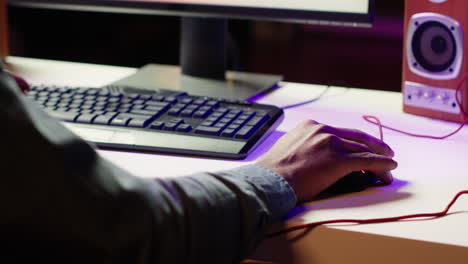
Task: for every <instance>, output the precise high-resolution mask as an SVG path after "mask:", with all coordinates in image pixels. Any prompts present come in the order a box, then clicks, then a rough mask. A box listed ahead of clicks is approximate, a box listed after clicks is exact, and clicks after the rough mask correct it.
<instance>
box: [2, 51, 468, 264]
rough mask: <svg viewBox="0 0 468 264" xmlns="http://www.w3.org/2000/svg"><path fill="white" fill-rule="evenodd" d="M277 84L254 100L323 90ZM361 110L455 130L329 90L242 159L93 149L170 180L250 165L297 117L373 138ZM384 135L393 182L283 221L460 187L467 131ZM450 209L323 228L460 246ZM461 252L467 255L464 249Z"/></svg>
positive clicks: (82, 78) (394, 101) (387, 210)
mask: <svg viewBox="0 0 468 264" xmlns="http://www.w3.org/2000/svg"><path fill="white" fill-rule="evenodd" d="M8 62H9V67H10V68H11V69H12V70H13V71H15V72H17V73H18V74H20V75H21V76H23V77H24V78H25V79H26V80H27V81H29V82H31V83H51V84H66V85H91V86H101V85H105V84H107V83H110V82H113V81H115V80H118V79H120V78H123V77H125V76H127V75H129V74H132V73H134V72H135V69H134V68H126V67H115V66H104V65H94V64H81V63H69V62H58V61H46V60H37V59H27V58H20V57H9V58H8ZM281 86H282V87H281V88H279V89H277V90H275V91H274V92H272V93H271V94H268V95H267V96H265V97H263V98H261V99H260V100H259V102H261V103H269V104H276V105H278V106H282V105H288V104H292V103H296V102H301V101H304V100H305V99H308V98H313V97H315V96H316V95H318V94H320V93H321V92H322V91H323V89H324V87H323V86H319V85H308V84H298V83H282V84H281ZM363 114H371V115H375V116H378V117H379V118H380V119H381V121H382V122H383V123H384V124H387V125H390V126H393V127H397V128H401V129H404V130H407V131H412V132H418V133H426V134H432V135H444V134H447V133H449V132H451V131H453V130H454V129H456V128H457V127H458V125H457V124H455V123H450V122H444V121H438V120H431V119H428V118H424V117H419V116H414V115H410V114H406V113H403V111H402V96H401V93H397V92H385V91H373V90H363V89H349V88H342V87H332V88H331V89H330V90H329V91H328V92H327V93H326V95H325V96H324V97H323V98H322V99H321V100H319V101H317V102H314V103H311V104H308V105H304V106H301V107H298V108H293V109H289V110H286V111H285V120H284V121H283V123H282V124H281V125H280V126H279V127H278V129H277V131H276V132H275V133H273V134H272V135H271V136H270V137H269V138H268V139H267V140H266V141H265V142H264V143H263V144H262V145H260V146H259V147H258V148H257V149H256V150H255V152H254V153H253V154H252V155H251V156H249V158H247V160H244V161H227V160H215V159H204V158H192V157H179V156H167V155H157V154H141V153H131V152H119V151H104V150H100V151H99V153H100V154H101V155H102V156H103V157H105V158H107V159H109V160H111V161H113V162H115V163H116V164H117V165H119V166H121V167H123V168H124V169H127V170H128V171H130V172H132V173H134V174H135V175H137V176H140V177H155V176H158V177H177V176H183V175H187V174H190V173H194V172H197V171H206V170H220V169H228V168H232V167H235V166H238V165H242V164H246V163H249V162H253V161H255V159H256V158H258V157H259V156H260V155H261V154H262V153H264V152H265V151H266V150H268V148H269V147H270V146H271V145H272V144H273V143H274V142H275V141H276V140H277V139H278V137H279V136H281V135H282V134H284V133H285V132H286V131H288V130H290V129H291V128H293V127H294V126H295V125H296V124H297V123H299V122H300V121H302V120H304V119H315V120H317V121H319V122H323V123H326V124H329V125H334V126H340V127H351V128H358V129H361V130H363V131H366V132H368V133H370V134H373V135H375V136H378V129H377V127H375V126H374V125H372V124H369V123H367V122H365V121H364V120H363V119H362V115H363ZM384 136H385V141H386V142H387V143H388V144H389V145H390V146H391V147H392V148H393V149H394V150H395V153H396V157H395V159H396V160H397V161H398V162H399V167H398V168H397V169H396V170H395V171H394V178H395V181H394V183H393V184H392V185H390V186H386V187H378V188H372V189H368V190H365V191H363V192H360V193H355V194H347V195H340V196H336V197H333V198H329V199H324V200H317V201H313V202H311V203H308V204H306V205H304V206H302V207H299V208H297V210H295V212H296V213H295V215H294V217H292V218H291V219H290V222H310V221H320V220H327V219H343V218H359V219H362V218H380V217H390V216H397V215H405V214H413V213H426V212H436V211H441V210H442V209H443V208H445V206H446V205H447V203H448V202H449V201H450V200H451V199H452V197H453V196H454V195H455V194H456V193H457V192H458V191H460V190H463V189H468V171H467V170H466V168H467V164H468V163H467V160H468V129H466V128H465V129H463V130H462V131H461V132H460V133H458V134H456V135H454V136H453V137H451V138H449V139H446V140H431V139H420V138H413V137H409V136H406V135H402V134H398V133H396V132H392V131H388V130H384ZM311 158H313V157H311ZM180 164H183V166H180ZM451 212H456V213H454V214H451V215H449V216H446V217H442V218H438V219H431V220H422V221H401V222H397V223H385V224H369V225H333V226H328V227H326V228H325V229H331V230H334V231H333V232H335V231H336V230H347V231H357V232H358V233H365V234H371V235H379V236H382V237H395V238H403V239H410V240H415V241H425V242H430V243H436V244H441V245H448V246H450V245H452V246H456V247H457V248H459V247H461V248H464V249H468V228H467V226H466V223H468V197H461V198H460V200H459V201H458V202H457V203H456V204H455V205H454V207H453V209H452V210H451ZM463 254H464V255H463V256H465V257H468V253H467V250H465V251H464V253H463ZM449 262H450V261H449ZM426 263H427V262H426ZM466 263H468V258H466Z"/></svg>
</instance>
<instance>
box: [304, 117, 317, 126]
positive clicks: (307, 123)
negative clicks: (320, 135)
mask: <svg viewBox="0 0 468 264" xmlns="http://www.w3.org/2000/svg"><path fill="white" fill-rule="evenodd" d="M318 124H319V123H318V122H317V121H315V120H312V119H308V120H305V121H302V122H301V124H300V126H302V127H313V126H315V125H318Z"/></svg>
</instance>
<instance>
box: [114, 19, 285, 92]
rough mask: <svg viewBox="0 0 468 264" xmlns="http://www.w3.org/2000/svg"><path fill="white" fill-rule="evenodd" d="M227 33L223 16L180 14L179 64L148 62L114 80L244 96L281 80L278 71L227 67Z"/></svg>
mask: <svg viewBox="0 0 468 264" xmlns="http://www.w3.org/2000/svg"><path fill="white" fill-rule="evenodd" d="M226 35H227V21H226V20H224V19H212V18H182V21H181V48H180V63H181V66H180V67H179V66H173V65H160V64H148V65H146V66H144V67H142V68H141V69H139V70H138V71H137V72H136V73H135V74H133V75H130V76H128V77H126V78H124V79H121V80H118V81H116V82H114V83H113V84H118V85H128V86H134V87H139V88H144V89H158V88H159V89H169V90H176V91H181V92H187V93H189V94H192V95H199V96H210V97H217V98H226V99H237V100H247V99H249V98H251V97H253V96H255V95H257V94H259V93H260V92H264V91H266V90H268V89H270V88H272V87H274V86H275V84H276V83H277V82H279V81H281V80H282V76H280V75H270V74H258V73H248V72H236V71H229V70H226V68H227V67H226V56H227V55H226V54H227V53H226V39H227V37H226Z"/></svg>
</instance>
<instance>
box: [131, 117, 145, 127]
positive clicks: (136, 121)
mask: <svg viewBox="0 0 468 264" xmlns="http://www.w3.org/2000/svg"><path fill="white" fill-rule="evenodd" d="M150 121H151V119H150V118H146V119H143V118H132V119H131V120H130V121H129V122H128V125H127V126H129V127H146V126H148V124H149V123H150Z"/></svg>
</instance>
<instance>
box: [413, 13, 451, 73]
mask: <svg viewBox="0 0 468 264" xmlns="http://www.w3.org/2000/svg"><path fill="white" fill-rule="evenodd" d="M416 26H417V29H416V31H415V33H414V35H413V41H412V50H413V54H414V57H415V59H416V63H418V64H419V65H420V66H421V67H423V68H424V69H426V70H427V71H429V72H443V71H447V70H450V67H451V65H452V64H453V63H454V61H455V58H456V56H457V44H456V41H455V38H454V36H453V34H452V32H451V30H450V29H449V28H447V26H445V25H444V24H442V23H440V22H437V21H428V22H425V23H423V24H421V25H416ZM415 66H417V65H415ZM452 70H453V69H452Z"/></svg>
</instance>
